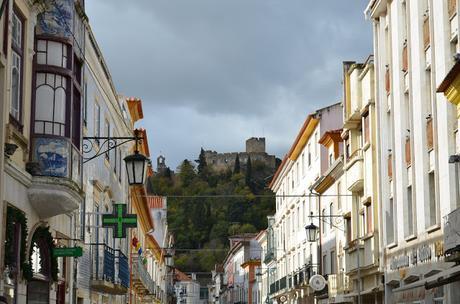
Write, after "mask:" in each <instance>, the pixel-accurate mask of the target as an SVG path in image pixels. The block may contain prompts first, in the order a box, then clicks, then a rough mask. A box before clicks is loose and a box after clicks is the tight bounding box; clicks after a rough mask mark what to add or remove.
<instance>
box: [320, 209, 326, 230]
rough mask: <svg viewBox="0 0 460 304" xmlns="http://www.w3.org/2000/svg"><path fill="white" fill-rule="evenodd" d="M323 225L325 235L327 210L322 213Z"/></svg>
mask: <svg viewBox="0 0 460 304" xmlns="http://www.w3.org/2000/svg"><path fill="white" fill-rule="evenodd" d="M321 225H322V226H323V227H322V228H323V233H326V209H323V211H322V212H321Z"/></svg>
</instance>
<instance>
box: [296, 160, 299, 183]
mask: <svg viewBox="0 0 460 304" xmlns="http://www.w3.org/2000/svg"><path fill="white" fill-rule="evenodd" d="M295 167H296V169H295V181H296V184H299V162H297V163H296V165H295Z"/></svg>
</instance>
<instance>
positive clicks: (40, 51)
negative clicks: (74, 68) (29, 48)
mask: <svg viewBox="0 0 460 304" xmlns="http://www.w3.org/2000/svg"><path fill="white" fill-rule="evenodd" d="M68 52H69V51H68V46H67V45H66V44H64V43H62V42H56V41H51V40H42V39H38V40H37V50H36V54H37V63H38V64H43V65H52V66H57V67H61V68H68V67H69V64H70V61H69V60H68V56H67V53H68Z"/></svg>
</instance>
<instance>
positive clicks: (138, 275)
mask: <svg viewBox="0 0 460 304" xmlns="http://www.w3.org/2000/svg"><path fill="white" fill-rule="evenodd" d="M132 267H133V276H132V279H133V287H134V289H136V291H137V293H138V294H142V295H144V296H148V295H154V294H156V292H155V287H156V286H155V282H154V281H153V280H152V277H151V276H150V274H149V273H148V272H147V269H146V268H145V265H144V264H143V263H142V260H141V259H139V257H137V256H135V257H133V260H132Z"/></svg>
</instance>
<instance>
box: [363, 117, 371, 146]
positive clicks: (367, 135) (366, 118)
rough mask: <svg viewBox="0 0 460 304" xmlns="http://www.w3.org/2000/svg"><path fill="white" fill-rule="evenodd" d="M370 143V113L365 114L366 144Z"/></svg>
mask: <svg viewBox="0 0 460 304" xmlns="http://www.w3.org/2000/svg"><path fill="white" fill-rule="evenodd" d="M369 141H370V130H369V112H367V113H366V114H364V142H365V143H366V144H367V143H368V142H369Z"/></svg>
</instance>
